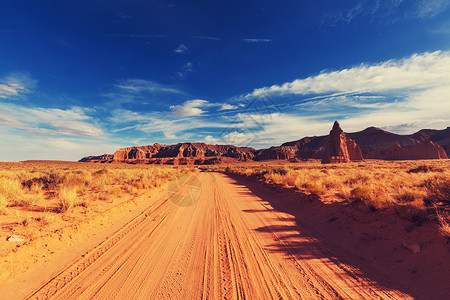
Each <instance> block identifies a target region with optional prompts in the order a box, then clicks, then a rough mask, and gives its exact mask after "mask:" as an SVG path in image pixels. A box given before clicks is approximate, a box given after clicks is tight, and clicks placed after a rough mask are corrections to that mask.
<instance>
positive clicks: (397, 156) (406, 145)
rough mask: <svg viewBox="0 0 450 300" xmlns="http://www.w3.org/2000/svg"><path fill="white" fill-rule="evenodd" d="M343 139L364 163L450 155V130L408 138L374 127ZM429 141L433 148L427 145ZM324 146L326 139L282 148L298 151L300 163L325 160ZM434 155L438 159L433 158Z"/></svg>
mask: <svg viewBox="0 0 450 300" xmlns="http://www.w3.org/2000/svg"><path fill="white" fill-rule="evenodd" d="M346 136H347V137H349V138H351V139H352V140H354V141H355V142H356V144H357V145H358V146H359V147H360V149H361V153H362V156H363V158H366V159H385V160H402V159H408V160H414V159H437V158H438V157H439V158H445V157H449V155H450V127H447V128H446V129H443V130H435V129H422V130H420V131H418V132H416V133H414V134H411V135H400V134H395V133H391V132H388V131H385V130H382V129H380V128H377V127H369V128H367V129H364V130H362V131H358V132H353V133H346ZM428 141H431V142H433V143H434V145H432V144H428ZM326 143H327V136H313V137H305V138H302V139H300V140H298V141H292V142H288V143H284V144H282V146H295V147H297V148H298V152H297V157H298V158H299V159H309V158H313V159H318V158H322V157H323V156H324V154H325V153H324V151H325V146H326ZM420 144H422V145H420ZM419 145H420V146H419ZM436 151H437V152H439V155H436ZM443 151H444V152H445V154H444V153H443Z"/></svg>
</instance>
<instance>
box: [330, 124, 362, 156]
mask: <svg viewBox="0 0 450 300" xmlns="http://www.w3.org/2000/svg"><path fill="white" fill-rule="evenodd" d="M361 160H363V157H362V154H361V149H360V148H359V146H358V145H357V144H356V142H355V141H354V140H352V139H351V138H349V137H347V136H345V133H344V131H343V130H342V129H341V127H340V125H339V123H338V122H337V121H336V122H334V125H333V129H331V131H330V135H329V136H328V140H327V144H326V146H325V152H324V156H323V158H322V163H343V162H350V161H361Z"/></svg>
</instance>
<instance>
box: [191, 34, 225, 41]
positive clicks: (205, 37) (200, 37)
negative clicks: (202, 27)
mask: <svg viewBox="0 0 450 300" xmlns="http://www.w3.org/2000/svg"><path fill="white" fill-rule="evenodd" d="M192 38H194V39H199V40H210V41H221V40H222V39H221V38H218V37H213V36H198V35H197V36H193V37H192Z"/></svg>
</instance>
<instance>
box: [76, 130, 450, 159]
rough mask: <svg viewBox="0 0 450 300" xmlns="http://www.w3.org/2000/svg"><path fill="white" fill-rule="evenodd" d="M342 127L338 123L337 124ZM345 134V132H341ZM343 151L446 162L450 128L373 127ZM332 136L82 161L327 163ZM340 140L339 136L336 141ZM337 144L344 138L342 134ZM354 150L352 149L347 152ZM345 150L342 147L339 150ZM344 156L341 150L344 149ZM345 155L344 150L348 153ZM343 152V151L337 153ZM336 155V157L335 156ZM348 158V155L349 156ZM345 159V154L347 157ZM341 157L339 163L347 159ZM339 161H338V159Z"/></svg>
mask: <svg viewBox="0 0 450 300" xmlns="http://www.w3.org/2000/svg"><path fill="white" fill-rule="evenodd" d="M338 125H339V124H338ZM342 133H343V132H342ZM344 136H345V138H344V139H345V141H346V142H345V143H343V144H345V149H347V150H346V151H347V152H348V153H351V155H352V156H353V158H355V157H357V159H352V158H350V159H349V160H350V161H351V160H359V153H361V154H362V157H363V158H364V159H384V160H414V159H446V158H448V156H449V155H450V127H447V128H446V129H443V130H435V129H422V130H420V131H418V132H416V133H414V134H411V135H399V134H395V133H391V132H388V131H384V130H382V129H380V128H376V127H369V128H367V129H364V130H362V131H359V132H353V133H345V134H344ZM329 139H330V137H329V136H328V135H326V136H313V137H304V138H302V139H300V140H297V141H292V142H287V143H284V144H282V145H281V146H276V147H270V148H267V149H261V150H255V149H253V148H250V147H236V146H233V145H208V144H205V143H178V144H175V145H162V144H158V143H156V144H153V145H148V146H136V147H127V148H121V149H119V150H117V151H116V152H115V153H114V155H113V154H104V155H100V156H88V157H84V158H82V159H81V160H80V161H82V162H100V163H155V164H217V163H222V162H233V161H250V160H257V161H261V160H272V159H289V160H297V159H302V160H305V159H323V158H324V157H327V155H328V156H329V157H332V156H335V158H334V159H332V158H330V159H329V160H330V161H333V160H337V158H336V157H337V156H339V157H340V154H339V155H337V154H336V153H338V152H339V151H338V152H336V153H335V155H332V154H333V153H334V152H333V153H331V154H330V153H328V154H327V150H326V148H327V143H329ZM336 139H337V137H336ZM339 140H342V137H341V134H340V133H339ZM348 149H350V150H348ZM341 150H342V149H341ZM349 151H350V152H349ZM341 152H342V151H341ZM344 152H345V151H344ZM339 153H340V152H339ZM336 155H337V156H336ZM349 155H350V154H349ZM343 157H344V156H343ZM343 157H340V158H339V159H340V160H342V159H343V160H348V159H347V158H343ZM339 159H338V160H339Z"/></svg>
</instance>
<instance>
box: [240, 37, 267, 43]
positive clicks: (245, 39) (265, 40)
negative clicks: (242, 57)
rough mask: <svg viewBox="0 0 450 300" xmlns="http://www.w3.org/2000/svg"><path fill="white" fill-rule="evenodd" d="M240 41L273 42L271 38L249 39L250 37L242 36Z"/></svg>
mask: <svg viewBox="0 0 450 300" xmlns="http://www.w3.org/2000/svg"><path fill="white" fill-rule="evenodd" d="M241 41H243V42H245V43H270V42H273V40H272V39H251V38H244V39H241Z"/></svg>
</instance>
